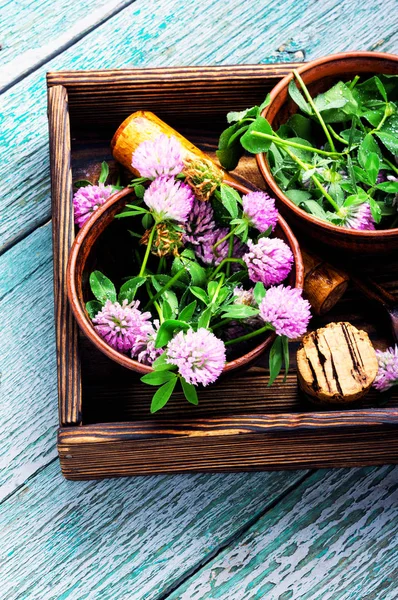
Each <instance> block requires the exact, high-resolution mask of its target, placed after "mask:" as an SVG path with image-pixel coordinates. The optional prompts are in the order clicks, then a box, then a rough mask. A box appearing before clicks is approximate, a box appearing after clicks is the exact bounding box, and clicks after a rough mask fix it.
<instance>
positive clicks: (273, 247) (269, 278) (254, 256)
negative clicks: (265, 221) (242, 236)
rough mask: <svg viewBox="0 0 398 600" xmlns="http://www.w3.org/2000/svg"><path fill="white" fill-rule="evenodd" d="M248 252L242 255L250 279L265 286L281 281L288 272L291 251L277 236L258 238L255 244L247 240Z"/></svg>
mask: <svg viewBox="0 0 398 600" xmlns="http://www.w3.org/2000/svg"><path fill="white" fill-rule="evenodd" d="M247 243H248V246H249V252H247V253H246V254H245V255H244V256H243V260H244V261H245V263H246V265H247V268H248V271H249V278H250V279H251V281H254V282H257V281H261V282H262V283H263V284H264V285H265V286H266V287H268V286H270V285H275V284H277V283H281V282H282V281H283V280H284V279H285V278H286V277H287V276H288V275H289V273H290V271H291V268H292V264H293V260H294V257H293V253H292V251H291V250H290V248H289V246H288V245H287V244H285V242H284V241H283V240H280V239H279V238H260V239H259V240H258V242H257V244H254V243H253V242H252V241H251V240H249V241H248V242H247Z"/></svg>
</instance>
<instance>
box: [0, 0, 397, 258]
mask: <svg viewBox="0 0 398 600" xmlns="http://www.w3.org/2000/svg"><path fill="white" fill-rule="evenodd" d="M395 8H396V2H395V0H386V1H385V2H381V1H378V2H376V3H363V2H362V1H361V0H350V1H349V2H344V4H342V3H341V2H339V0H330V1H329V2H328V3H327V4H324V3H320V2H317V1H316V0H307V2H305V3H304V5H303V3H298V2H296V1H295V0H288V1H287V2H284V3H280V2H278V1H277V0H272V1H271V2H268V1H267V2H266V1H265V0H262V1H261V2H255V3H252V4H251V5H250V6H245V10H244V11H242V5H241V1H240V0H233V1H231V2H229V3H228V5H226V4H225V3H223V2H213V0H203V2H201V3H194V4H192V6H190V10H189V12H187V11H186V6H185V5H184V4H183V3H181V2H177V0H173V1H170V0H160V1H159V2H157V4H156V11H153V6H152V5H151V4H150V3H148V2H146V1H145V0H137V1H136V2H135V3H134V5H133V6H132V7H128V8H126V9H124V10H123V11H121V12H120V13H119V14H118V15H116V16H115V17H113V18H112V19H109V20H108V21H107V22H106V23H104V24H103V25H102V26H101V27H99V28H97V29H96V30H95V31H94V32H92V33H90V34H88V35H87V36H85V37H84V38H83V39H82V40H80V41H79V42H77V43H76V44H74V45H73V46H72V47H71V48H69V49H68V50H66V51H65V52H63V53H62V54H60V55H59V56H57V57H55V58H54V59H52V60H51V61H50V62H48V63H46V64H45V65H44V66H43V67H42V68H41V69H40V70H38V71H37V72H35V73H33V74H32V75H31V76H29V77H27V78H25V79H24V80H23V81H21V82H20V83H18V84H17V85H15V86H13V87H12V88H11V89H10V90H8V91H7V92H6V93H5V94H4V95H3V102H4V112H5V114H7V115H9V118H8V119H7V121H6V123H5V126H4V130H3V135H2V142H1V144H2V147H1V148H0V151H1V154H2V157H3V171H2V174H3V186H2V190H3V194H2V223H1V227H0V248H3V249H4V248H7V247H8V246H9V245H11V244H13V243H14V242H15V241H17V240H18V239H20V237H21V236H22V235H24V234H26V233H27V232H29V231H31V230H32V229H34V228H35V227H36V226H37V225H38V224H41V223H43V222H44V221H45V220H46V219H48V217H49V214H50V204H49V194H48V189H49V174H48V158H47V156H48V151H47V146H48V144H47V123H46V108H45V87H44V81H43V78H44V72H45V70H52V71H53V70H56V69H73V68H75V69H76V68H79V69H93V68H109V67H112V68H121V67H128V66H131V65H134V66H165V65H169V66H173V65H188V64H210V63H215V64H231V63H234V62H235V63H256V62H273V61H278V60H286V61H292V60H301V59H302V58H303V53H305V57H306V58H307V59H308V58H313V57H316V56H319V55H321V54H327V53H330V52H334V51H341V50H347V49H351V48H352V47H353V46H356V47H357V48H358V49H369V48H372V47H374V46H375V41H377V44H378V45H377V48H378V49H379V50H386V51H390V52H393V51H394V50H395V51H397V50H398V39H397V37H396V36H395V38H394V36H393V33H394V32H395V31H397V30H398V14H397V11H396V10H395ZM356 14H360V18H354V16H355V15H356ZM375 16H377V19H376V20H375ZM348 21H349V22H350V29H349V31H347V27H346V23H347V22H348ZM185 24H186V25H185ZM381 38H383V39H381ZM165 48H167V50H165ZM297 50H300V52H299V53H298V54H297V52H296V51H297ZM32 190H34V193H33V192H32ZM32 196H33V200H32ZM16 207H18V210H17V211H16Z"/></svg>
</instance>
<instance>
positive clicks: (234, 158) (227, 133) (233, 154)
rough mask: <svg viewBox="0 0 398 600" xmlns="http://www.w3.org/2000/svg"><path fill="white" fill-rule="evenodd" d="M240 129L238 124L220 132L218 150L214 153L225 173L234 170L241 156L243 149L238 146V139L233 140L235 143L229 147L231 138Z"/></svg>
mask: <svg viewBox="0 0 398 600" xmlns="http://www.w3.org/2000/svg"><path fill="white" fill-rule="evenodd" d="M240 128H241V125H240V123H239V122H237V123H234V124H233V125H231V126H230V127H228V128H227V129H225V130H224V131H223V132H222V134H221V135H220V139H219V141H218V150H217V152H216V154H217V158H218V160H219V161H220V163H221V165H222V166H223V167H224V169H226V170H227V171H232V170H233V169H235V167H236V166H237V164H238V162H239V159H240V157H241V156H242V154H243V148H242V146H241V145H240V142H239V139H235V142H234V143H233V144H232V145H229V141H230V139H231V137H232V136H233V135H234V134H235V133H236V132H237V131H238V129H240Z"/></svg>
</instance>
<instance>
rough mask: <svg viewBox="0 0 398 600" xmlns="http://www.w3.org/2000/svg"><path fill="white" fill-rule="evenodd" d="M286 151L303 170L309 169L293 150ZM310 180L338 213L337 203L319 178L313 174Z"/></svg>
mask: <svg viewBox="0 0 398 600" xmlns="http://www.w3.org/2000/svg"><path fill="white" fill-rule="evenodd" d="M286 152H287V153H288V155H289V156H290V158H292V159H293V160H294V161H295V162H296V163H297V164H298V165H300V167H301V168H302V169H304V171H309V170H310V169H309V168H308V166H307V165H306V164H305V163H304V162H303V161H302V160H300V159H299V157H298V156H296V155H295V154H293V152H290V150H286ZM310 177H311V179H312V181H313V182H314V183H315V185H316V187H317V188H318V190H319V191H320V192H321V193H322V194H323V195H324V196H325V198H326V200H328V201H329V202H330V204H331V205H332V206H333V208H334V210H335V211H336V212H337V213H338V212H339V210H340V207H339V206H338V204H337V203H336V202H335V201H334V200H333V198H332V196H331V195H330V194H328V192H327V191H326V190H325V188H324V187H323V185H322V184H321V182H320V181H319V179H318V178H317V177H316V176H315V175H310Z"/></svg>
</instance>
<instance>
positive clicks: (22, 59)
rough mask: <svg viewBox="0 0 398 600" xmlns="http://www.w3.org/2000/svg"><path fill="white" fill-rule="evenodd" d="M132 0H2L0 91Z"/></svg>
mask: <svg viewBox="0 0 398 600" xmlns="http://www.w3.org/2000/svg"><path fill="white" fill-rule="evenodd" d="M132 1H133V0H123V1H121V0H87V2H75V1H74V0H63V1H62V2H53V1H51V0H38V1H34V2H32V1H31V0H23V1H22V2H18V7H16V6H15V3H13V2H3V3H2V4H1V5H0V41H1V52H0V64H1V65H2V66H0V91H2V90H3V89H4V88H5V87H9V86H10V85H12V84H13V83H15V82H16V81H18V80H19V79H21V78H22V77H24V76H25V75H26V74H27V73H29V72H31V71H32V70H33V69H35V68H37V67H38V66H39V65H42V64H43V63H45V62H46V61H47V60H49V59H50V58H52V57H53V56H55V55H56V54H59V53H60V52H62V51H63V50H65V49H66V48H68V47H69V46H71V45H72V44H74V43H76V42H77V41H78V40H79V39H81V38H82V37H83V36H84V35H86V34H87V33H88V32H89V31H92V30H93V29H95V28H96V27H98V25H100V24H101V23H104V22H105V21H107V20H108V19H109V18H110V17H111V16H112V15H115V14H116V13H117V12H119V11H120V10H122V9H123V8H125V7H126V6H128V5H129V4H131V3H132ZM16 8H17V10H18V13H17V18H16ZM43 15H45V18H43Z"/></svg>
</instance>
